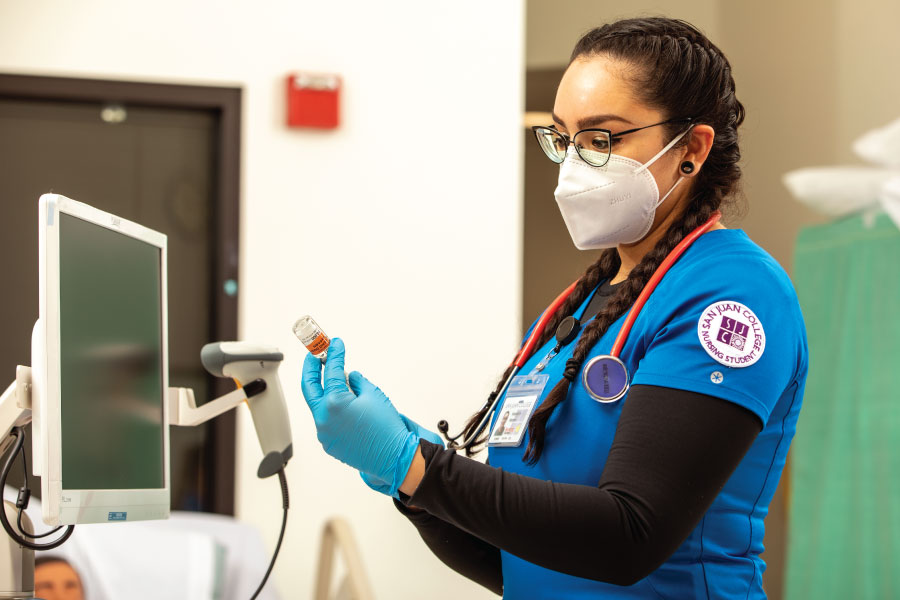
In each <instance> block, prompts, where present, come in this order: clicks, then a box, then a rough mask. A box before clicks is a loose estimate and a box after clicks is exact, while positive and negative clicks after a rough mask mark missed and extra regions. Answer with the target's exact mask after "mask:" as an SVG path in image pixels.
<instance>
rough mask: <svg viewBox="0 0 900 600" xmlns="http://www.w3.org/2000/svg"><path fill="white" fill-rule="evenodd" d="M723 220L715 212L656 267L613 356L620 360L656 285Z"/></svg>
mask: <svg viewBox="0 0 900 600" xmlns="http://www.w3.org/2000/svg"><path fill="white" fill-rule="evenodd" d="M721 218H722V213H721V212H719V211H715V212H714V213H713V214H712V215H711V216H710V217H709V219H708V220H707V221H706V223H704V224H703V225H701V226H700V227H698V228H697V229H695V230H694V231H692V232H690V233H689V234H687V235H686V236H685V237H684V239H683V240H681V241H680V242H679V243H678V245H677V246H675V248H674V249H673V250H672V251H671V252H669V255H668V256H666V257H665V258H664V259H663V261H662V262H661V263H660V265H659V266H658V267H656V270H655V271H654V272H653V275H651V276H650V281H648V282H647V285H645V286H644V289H643V290H641V293H640V294H638V297H637V300H635V301H634V305H633V306H632V307H631V310H630V311H629V312H628V316H627V317H625V322H624V323H622V329H620V330H619V335H617V336H616V341H615V342H614V343H613V347H612V351H611V352H610V355H611V356H615V357H616V358H619V353H620V352H622V348H624V347H625V340H626V339H628V334H629V333H631V326H632V325H634V322H635V321H636V320H637V318H638V315H639V314H640V312H641V309H642V308H644V304H646V303H647V299H648V298H650V294H652V293H653V290H655V289H656V285H657V284H658V283H659V282H660V280H661V279H662V278H663V277H664V276H665V274H666V273H668V272H669V269H670V268H672V265H674V264H675V261H677V260H678V259H679V258H681V255H682V254H684V251H685V250H687V249H688V248H689V247H690V246H691V244H693V243H694V242H695V241H697V238H699V237H700V236H701V235H703V234H704V233H706V232H707V231H709V230H710V228H711V227H713V226H714V225H715V224H716V223H718V222H719V219H721Z"/></svg>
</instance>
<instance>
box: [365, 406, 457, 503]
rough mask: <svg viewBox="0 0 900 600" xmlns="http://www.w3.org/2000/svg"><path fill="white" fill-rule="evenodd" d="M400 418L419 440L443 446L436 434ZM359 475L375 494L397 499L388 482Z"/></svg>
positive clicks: (442, 441)
mask: <svg viewBox="0 0 900 600" xmlns="http://www.w3.org/2000/svg"><path fill="white" fill-rule="evenodd" d="M400 418H401V419H403V422H404V423H405V424H406V428H407V429H408V430H409V431H411V432H412V433H415V434H416V435H418V436H419V438H420V439H424V440H427V441H429V442H431V443H432V444H440V445H441V446H443V445H444V440H443V439H441V436H440V435H438V434H436V433H435V432H433V431H429V430H428V429H425V428H424V427H422V426H421V425H419V424H418V423H416V422H415V421H413V420H412V419H410V418H409V417H407V416H406V415H404V414H402V413H401V414H400ZM359 474H360V476H361V477H362V480H363V481H364V482H365V483H366V485H367V486H369V487H370V488H371V489H373V490H375V491H376V492H381V493H382V494H386V495H388V496H393V497H394V498H398V497H399V495H398V494H397V493H393V494H392V493H391V484H390V483H389V482H386V481H382V480H381V479H378V478H377V477H375V476H374V475H369V474H368V473H365V472H363V471H360V472H359Z"/></svg>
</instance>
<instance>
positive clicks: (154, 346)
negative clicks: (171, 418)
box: [59, 211, 165, 490]
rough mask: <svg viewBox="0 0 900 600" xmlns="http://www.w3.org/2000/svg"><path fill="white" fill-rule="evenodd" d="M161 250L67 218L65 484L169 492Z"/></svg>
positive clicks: (63, 226) (62, 320)
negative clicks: (166, 485)
mask: <svg viewBox="0 0 900 600" xmlns="http://www.w3.org/2000/svg"><path fill="white" fill-rule="evenodd" d="M161 260H162V259H161V250H160V248H158V247H156V246H154V245H151V244H149V243H146V242H144V241H141V240H138V239H136V238H134V237H131V236H129V235H126V234H124V233H120V232H117V231H114V230H112V229H109V228H106V227H102V226H100V225H97V224H94V223H92V222H90V221H86V220H82V219H80V218H78V217H75V216H72V215H69V214H66V213H64V212H61V211H60V213H59V333H60V338H59V350H60V353H59V357H60V371H59V372H60V388H59V389H60V413H61V414H60V417H61V419H60V433H61V437H62V439H61V446H62V465H61V472H60V475H61V480H62V487H63V488H64V489H66V490H124V489H129V490H134V489H158V488H163V487H165V474H164V461H165V453H164V443H165V440H164V431H163V428H164V423H163V419H164V414H163V399H164V398H165V395H164V394H163V391H164V390H163V385H164V379H163V368H164V365H163V343H164V341H163V339H162V333H161V332H162V328H163V318H164V317H163V312H162V311H163V301H164V299H163V298H162V293H163V283H162V269H163V265H162V264H161Z"/></svg>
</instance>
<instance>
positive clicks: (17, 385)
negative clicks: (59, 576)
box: [0, 366, 34, 600]
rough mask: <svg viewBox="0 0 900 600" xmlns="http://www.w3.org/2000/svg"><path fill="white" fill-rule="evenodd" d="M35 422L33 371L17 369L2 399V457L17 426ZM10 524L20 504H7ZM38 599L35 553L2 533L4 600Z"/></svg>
mask: <svg viewBox="0 0 900 600" xmlns="http://www.w3.org/2000/svg"><path fill="white" fill-rule="evenodd" d="M30 422H31V368H30V367H22V366H19V367H16V380H15V381H14V382H13V383H12V384H11V385H10V386H9V387H8V388H6V391H5V392H3V396H0V457H2V456H3V455H5V454H6V451H7V450H8V449H9V446H10V445H11V444H12V437H11V436H10V433H11V432H12V428H13V427H24V426H25V425H28V423H30ZM3 509H4V510H5V511H6V515H7V517H9V522H10V523H15V522H16V513H17V509H16V505H15V504H13V503H12V502H9V501H6V500H4V501H3ZM22 522H23V525H24V526H25V528H26V529H28V530H31V531H33V530H32V529H31V521H30V520H29V519H28V515H26V514H23V515H22ZM33 598H34V550H31V549H29V548H23V547H22V546H20V545H19V544H17V543H16V542H15V541H14V540H13V539H12V538H10V537H9V536H7V535H5V532H3V531H2V530H0V600H31V599H33Z"/></svg>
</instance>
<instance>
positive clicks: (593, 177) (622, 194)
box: [554, 129, 689, 250]
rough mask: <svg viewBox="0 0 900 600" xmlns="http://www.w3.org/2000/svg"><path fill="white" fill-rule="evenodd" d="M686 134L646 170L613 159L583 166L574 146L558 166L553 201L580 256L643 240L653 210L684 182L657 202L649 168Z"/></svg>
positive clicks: (623, 159)
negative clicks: (584, 252)
mask: <svg viewBox="0 0 900 600" xmlns="http://www.w3.org/2000/svg"><path fill="white" fill-rule="evenodd" d="M688 131H689V129H686V130H685V131H683V132H682V133H680V134H679V135H678V136H676V137H675V139H673V140H672V141H671V142H669V143H668V144H666V146H665V147H664V148H663V149H662V150H660V151H659V152H658V153H657V155H656V156H654V157H653V158H651V159H650V160H649V161H647V162H646V163H645V164H643V165H642V164H641V163H639V162H638V161H636V160H633V159H631V158H626V157H624V156H619V155H617V154H612V155H610V157H609V162H607V163H606V164H605V165H604V166H602V167H592V166H591V165H589V164H587V163H586V162H584V161H583V160H582V159H581V157H580V156H578V153H577V152H576V151H575V148H574V146H569V149H568V150H567V151H566V159H565V160H564V161H563V162H562V164H561V165H560V166H559V184H558V185H557V186H556V191H555V192H554V196H555V197H556V203H557V204H558V205H559V211H560V212H561V213H562V218H563V221H565V223H566V227H567V228H568V229H569V235H571V236H572V241H573V242H574V243H575V247H576V248H578V249H579V250H597V249H600V248H613V247H615V246H617V245H619V244H632V243H634V242H637V241H639V240H641V239H643V238H644V236H645V235H647V232H649V231H650V226H651V225H653V217H654V216H655V215H656V209H657V207H658V206H659V205H660V204H662V203H663V202H664V201H665V199H666V198H668V197H669V194H671V193H672V190H674V189H675V188H676V187H677V186H678V184H679V183H681V180H682V179H684V177H679V178H678V181H676V182H675V184H674V185H673V186H672V187H671V188H670V189H669V191H668V192H666V195H665V196H663V197H662V198H660V197H659V187H657V185H656V180H655V179H653V175H652V174H651V173H650V171H648V170H647V168H648V167H649V166H650V165H652V164H653V163H654V162H656V161H657V160H658V159H659V157H660V156H662V155H663V154H665V153H666V152H668V151H669V150H670V149H671V148H672V146H674V145H675V144H676V143H677V142H678V140H680V139H681V138H682V137H683V136H684V134H686V133H687V132H688Z"/></svg>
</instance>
